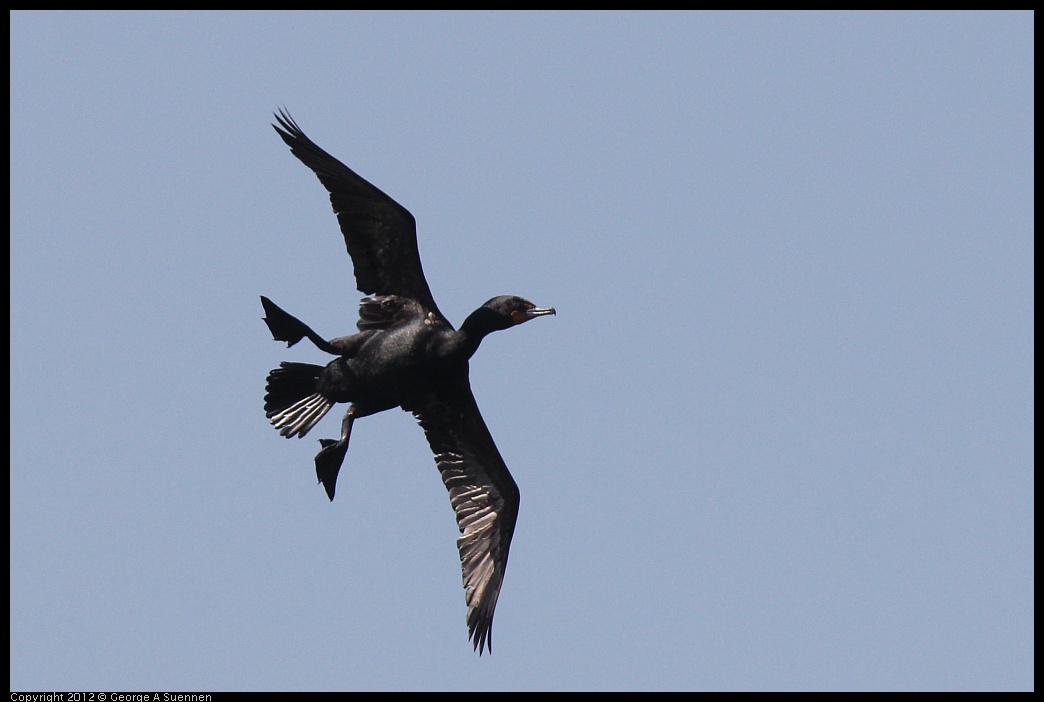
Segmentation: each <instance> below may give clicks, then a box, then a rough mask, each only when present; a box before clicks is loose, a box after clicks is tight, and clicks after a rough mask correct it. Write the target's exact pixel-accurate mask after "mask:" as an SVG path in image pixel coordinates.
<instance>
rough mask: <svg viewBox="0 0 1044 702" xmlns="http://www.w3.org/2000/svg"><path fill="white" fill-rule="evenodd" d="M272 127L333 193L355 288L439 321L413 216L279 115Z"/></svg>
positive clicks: (332, 199)
mask: <svg viewBox="0 0 1044 702" xmlns="http://www.w3.org/2000/svg"><path fill="white" fill-rule="evenodd" d="M275 118H276V120H277V121H278V122H279V126H276V125H274V124H273V125H272V126H273V127H274V128H275V130H276V132H278V134H279V136H280V137H282V139H283V141H285V142H286V144H287V146H289V147H290V150H291V151H292V152H293V154H294V156H296V157H297V158H299V159H300V160H301V162H302V163H304V164H305V165H306V166H308V167H309V168H311V169H312V170H313V171H315V174H316V175H317V176H318V177H319V181H320V182H321V183H322V184H323V186H325V187H326V189H327V190H328V191H329V192H330V203H331V204H332V205H333V210H334V214H335V215H337V221H338V222H339V223H340V225H341V233H342V234H344V243H345V246H347V248H348V254H349V255H350V256H351V257H352V263H353V264H354V265H355V282H356V286H357V287H358V288H359V290H360V291H361V292H364V293H366V294H368V295H401V296H404V297H408V298H412V299H414V300H416V301H417V302H419V303H421V305H423V306H424V308H425V309H427V310H429V311H431V312H434V313H435V314H436V315H438V316H439V317H442V313H441V312H439V309H438V307H437V306H436V305H435V300H434V299H433V298H432V296H431V290H430V289H429V288H428V281H427V280H426V279H425V278H424V270H423V269H422V268H421V260H420V252H419V251H418V250H417V223H416V221H415V220H414V219H413V215H411V214H410V213H409V211H408V210H407V209H406V208H405V207H403V206H402V205H400V204H399V203H397V202H395V200H393V199H391V198H390V197H388V196H387V195H385V194H384V193H383V192H381V191H380V190H378V189H377V188H376V187H375V186H373V185H372V184H370V183H369V182H367V181H366V180H365V179H364V178H363V177H362V176H360V175H359V174H357V173H356V172H355V171H353V170H352V169H350V168H348V166H346V165H344V164H343V163H341V162H340V161H338V160H337V159H336V158H334V157H333V156H331V155H330V154H328V153H326V152H325V151H323V150H322V149H321V148H319V147H318V146H317V145H316V144H315V142H313V141H312V140H311V139H309V138H308V137H307V136H305V133H304V132H302V131H301V128H300V127H298V126H297V123H296V122H294V120H293V118H291V117H290V115H289V114H288V113H287V112H285V111H283V110H280V111H279V114H277V115H276V116H275Z"/></svg>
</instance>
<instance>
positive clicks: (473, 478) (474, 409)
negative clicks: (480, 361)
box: [408, 383, 519, 654]
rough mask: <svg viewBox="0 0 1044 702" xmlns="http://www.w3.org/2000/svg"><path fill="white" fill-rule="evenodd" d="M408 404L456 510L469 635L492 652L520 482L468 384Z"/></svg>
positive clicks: (474, 642) (458, 546)
mask: <svg viewBox="0 0 1044 702" xmlns="http://www.w3.org/2000/svg"><path fill="white" fill-rule="evenodd" d="M408 409H409V410H411V411H412V412H413V414H414V415H415V416H416V417H417V419H418V420H419V421H420V425H421V427H423V429H424V434H425V436H427V438H428V443H429V444H430V445H431V450H432V452H434V454H435V463H436V464H437V465H438V467H439V472H440V473H441V474H442V481H443V482H444V483H445V484H446V489H447V490H449V495H450V504H451V505H452V506H453V511H454V512H455V513H456V515H457V527H458V528H459V529H460V534H461V535H460V538H458V539H457V549H458V550H459V551H460V562H461V570H462V571H463V577H464V589H465V591H466V592H465V595H464V600H465V602H466V603H467V605H468V615H467V621H468V638H469V639H471V641H472V643H473V644H474V646H475V649H476V650H477V651H478V652H479V654H481V653H482V648H483V646H485V648H486V650H488V651H492V640H491V631H492V628H493V610H494V609H495V608H496V606H497V597H498V596H499V595H500V586H501V585H502V584H503V582H504V569H505V568H506V567H507V559H508V549H509V548H510V547H511V535H512V533H514V531H515V519H516V518H517V517H518V503H519V493H518V486H517V485H516V484H515V481H514V480H513V479H512V478H511V473H509V472H508V469H507V466H506V465H505V464H504V459H503V458H501V457H500V452H499V451H497V446H496V444H494V443H493V437H492V436H490V434H489V429H487V428H486V423H485V422H484V421H482V415H481V414H479V409H478V405H477V404H476V403H475V398H474V396H473V395H472V394H471V388H470V387H468V385H467V384H466V383H465V384H464V385H463V387H462V389H461V390H460V392H456V393H453V394H452V395H451V394H449V393H445V392H443V393H440V394H438V395H435V396H432V397H430V398H429V399H428V400H426V401H425V402H424V403H423V404H420V405H418V406H416V407H409V408H408Z"/></svg>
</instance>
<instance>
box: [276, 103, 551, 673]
mask: <svg viewBox="0 0 1044 702" xmlns="http://www.w3.org/2000/svg"><path fill="white" fill-rule="evenodd" d="M275 118H276V120H277V121H278V122H279V124H278V126H277V125H274V124H273V125H272V126H273V127H274V128H275V130H276V132H277V133H278V134H279V136H280V137H282V139H283V141H285V142H286V143H287V145H288V146H289V147H290V150H291V151H292V152H293V154H294V156H296V157H297V158H299V159H300V160H301V161H302V162H303V163H304V164H305V165H306V166H308V167H309V168H311V169H312V170H313V171H315V174H316V175H317V176H318V177H319V181H320V182H321V183H322V184H323V185H324V186H325V187H326V189H327V190H328V191H329V192H330V202H331V203H332V204H333V210H334V214H336V215H337V221H338V222H339V223H340V226H341V232H342V233H343V234H344V243H345V245H346V246H347V248H348V253H349V255H350V256H351V258H352V263H353V265H354V267H355V281H356V284H357V287H358V288H359V290H360V291H361V292H363V293H365V294H366V295H369V296H370V297H365V298H363V299H362V301H361V302H360V303H359V321H358V323H357V324H356V326H357V327H358V329H359V332H358V333H357V334H352V335H350V336H343V337H340V338H336V339H330V340H329V341H327V340H326V339H324V338H323V337H321V336H319V335H318V334H316V333H315V332H314V331H312V330H311V329H310V328H309V327H308V326H307V325H305V324H304V323H303V322H301V321H300V320H298V319H296V318H295V317H292V316H291V315H289V314H287V313H286V312H284V311H283V310H281V309H280V308H279V307H277V306H276V305H275V304H274V303H273V302H272V301H271V300H269V299H268V298H266V297H262V298H261V303H262V305H263V306H264V309H265V317H264V320H265V322H266V323H267V324H268V328H269V329H270V330H271V332H272V336H273V337H275V339H276V340H277V341H285V342H287V346H288V347H289V346H293V345H294V344H296V343H297V342H298V341H300V340H301V339H303V338H306V337H307V338H308V339H309V340H310V341H311V342H312V343H314V344H315V345H316V346H317V347H318V348H319V349H320V350H322V351H325V352H327V353H330V354H333V355H335V356H337V358H335V359H334V360H333V361H331V362H330V363H329V364H328V365H327V366H325V367H323V366H315V365H311V364H307V363H281V364H280V367H279V368H276V369H275V370H273V371H272V372H270V373H269V374H268V384H267V388H266V390H267V393H266V395H265V414H266V416H267V417H268V418H269V420H271V423H272V425H273V426H275V427H276V428H277V429H279V433H280V434H282V435H283V436H285V437H288V438H289V437H292V436H299V437H303V436H304V435H305V434H307V433H308V431H309V430H310V429H311V428H312V427H314V426H315V425H316V423H317V422H318V421H319V420H320V419H322V418H323V416H324V415H325V414H326V413H327V412H328V411H329V410H330V408H331V407H333V405H334V404H335V403H337V402H346V403H350V404H349V407H348V411H347V412H346V413H345V415H344V419H343V421H342V423H341V438H340V439H338V440H336V441H335V440H333V439H320V440H319V441H320V443H321V444H322V449H321V450H320V451H319V453H318V454H317V455H316V457H315V471H316V475H317V476H318V477H319V481H320V482H321V483H322V484H323V487H325V488H326V493H327V495H329V497H330V499H331V500H333V498H334V486H335V484H336V481H337V473H338V471H339V470H340V469H341V463H342V462H343V461H344V457H345V453H346V452H347V450H348V439H349V437H350V436H351V432H352V423H353V422H354V421H355V420H356V419H358V418H359V417H365V416H367V415H371V414H374V413H376V412H382V411H384V410H387V409H391V408H393V407H401V408H402V409H404V410H406V411H407V412H412V413H413V415H414V416H415V417H416V418H417V420H418V421H419V423H420V425H421V427H422V428H423V429H424V434H425V436H426V437H427V439H428V443H429V444H430V445H431V450H432V452H433V453H434V454H435V463H436V465H437V466H438V469H439V472H440V473H441V474H442V480H443V482H444V483H445V484H446V489H447V490H449V496H450V504H451V505H452V506H453V511H454V512H455V513H456V516H457V526H458V528H459V529H460V534H461V535H460V538H458V539H457V548H458V550H459V551H460V560H461V568H462V570H463V577H464V589H465V601H466V603H467V606H468V613H467V623H468V638H469V639H470V640H471V641H472V644H473V646H474V647H475V649H476V650H477V651H478V652H479V654H481V653H482V650H483V647H485V649H486V650H487V651H489V650H492V649H491V638H490V634H491V629H492V626H493V610H494V608H495V607H496V605H497V597H498V595H499V594H500V586H501V584H502V583H503V582H504V569H505V567H506V566H507V559H508V549H509V547H510V546H511V534H512V532H513V531H514V530H515V518H516V517H517V515H518V503H519V493H518V486H517V485H515V481H514V480H513V479H512V478H511V474H510V473H509V472H508V469H507V466H506V465H505V464H504V459H503V458H501V457H500V452H499V451H498V450H497V447H496V444H494V443H493V437H491V436H490V434H489V430H488V429H487V428H486V423H485V422H484V421H483V420H482V415H481V414H479V409H478V405H477V404H475V398H474V396H473V395H472V394H471V385H470V382H469V380H468V359H469V358H471V356H472V354H474V353H475V350H476V349H478V346H479V344H480V343H481V342H482V339H483V337H485V336H486V335H487V334H489V333H490V332H494V331H498V330H500V329H507V328H509V327H512V326H515V325H518V324H522V323H523V322H528V321H529V320H531V319H535V318H536V317H540V316H543V315H549V314H555V310H554V309H553V308H551V307H537V306H536V305H534V304H533V303H532V302H529V301H528V300H525V299H523V298H521V297H515V296H513V295H502V296H499V297H494V298H492V299H491V300H489V301H487V302H486V303H485V304H483V305H482V306H481V307H479V308H478V309H477V310H475V311H474V312H472V313H471V314H470V315H468V318H467V319H465V320H464V323H463V324H461V325H460V329H459V330H454V329H453V325H452V324H450V323H449V321H448V320H447V319H446V318H445V317H444V316H443V315H442V313H441V312H440V311H439V308H438V307H437V306H436V304H435V300H434V299H433V298H432V296H431V290H429V289H428V283H427V281H426V280H425V279H424V271H423V270H422V269H421V261H420V254H419V252H418V250H417V231H416V222H415V221H414V219H413V215H411V214H410V213H409V212H408V211H407V210H406V208H404V207H403V206H402V205H400V204H399V203H397V202H395V201H394V200H393V199H391V198H390V197H388V196H387V195H385V194H384V193H383V192H381V191H380V190H378V189H377V188H376V187H374V186H373V185H371V184H370V183H368V182H367V181H366V180H364V179H363V178H362V177H360V176H359V175H358V174H356V173H355V172H354V171H352V170H351V169H350V168H348V167H347V166H345V165H344V164H343V163H341V162H340V161H338V160H337V159H335V158H334V157H333V156H331V155H330V154H328V153H326V152H325V151H323V150H322V149H321V148H319V147H318V146H317V145H316V144H315V143H314V142H313V141H312V140H311V139H309V138H308V137H307V136H305V134H304V132H302V131H301V129H300V127H298V126H297V123H296V122H294V120H293V119H292V118H291V117H290V115H289V114H288V113H287V112H285V111H283V110H280V113H279V114H277V115H276V116H275Z"/></svg>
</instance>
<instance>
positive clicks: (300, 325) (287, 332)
mask: <svg viewBox="0 0 1044 702" xmlns="http://www.w3.org/2000/svg"><path fill="white" fill-rule="evenodd" d="M261 305H262V306H263V307H264V308H265V317H264V320H265V324H267V325H268V330H269V331H270V332H272V338H273V339H275V340H276V341H285V342H286V345H287V347H290V346H293V345H294V344H296V343H297V342H298V341H300V340H301V339H303V338H305V337H308V340H309V341H311V342H312V343H313V344H315V345H316V348H318V349H319V350H320V351H325V352H326V353H332V354H333V355H335V356H338V355H340V354H339V353H338V351H337V349H336V348H334V347H333V346H331V345H330V342H329V341H327V340H326V339H324V338H323V337H321V336H319V335H318V334H316V333H315V332H314V331H312V329H311V327H309V326H308V325H307V324H305V323H304V322H302V321H301V320H300V319H298V318H297V317H294V316H293V315H291V314H287V313H286V312H284V311H283V310H282V309H280V308H279V306H278V305H276V303H274V302H272V301H271V300H269V299H268V298H267V297H265V296H264V295H262V296H261Z"/></svg>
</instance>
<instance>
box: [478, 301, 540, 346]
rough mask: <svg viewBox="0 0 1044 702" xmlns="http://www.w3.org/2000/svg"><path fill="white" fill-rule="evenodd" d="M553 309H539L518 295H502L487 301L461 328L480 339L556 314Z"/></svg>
mask: <svg viewBox="0 0 1044 702" xmlns="http://www.w3.org/2000/svg"><path fill="white" fill-rule="evenodd" d="M554 313H555V308H553V307H537V306H536V305H534V304H533V303H532V302H530V301H529V300H526V299H525V298H522V297H518V296H517V295H500V296H498V297H494V298H492V299H491V300H487V301H486V303H485V304H483V305H482V307H479V308H478V309H477V310H475V311H474V312H472V313H471V314H470V315H469V316H468V318H467V319H466V320H464V324H463V326H462V327H461V329H462V330H467V331H468V332H469V333H470V334H473V335H474V334H477V335H478V338H481V337H483V336H485V335H486V334H489V333H490V332H495V331H500V330H501V329H508V328H509V327H513V326H515V325H517V324H522V323H523V322H528V321H529V320H531V319H534V318H536V317H542V316H544V315H545V314H554Z"/></svg>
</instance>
